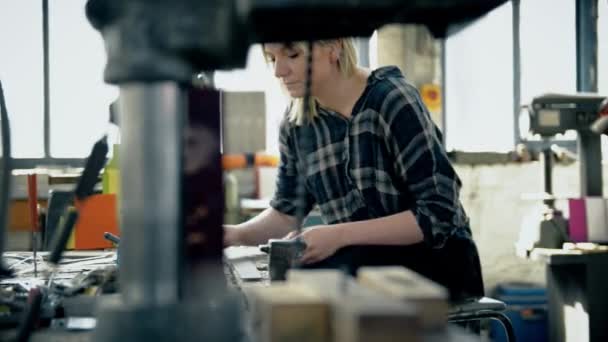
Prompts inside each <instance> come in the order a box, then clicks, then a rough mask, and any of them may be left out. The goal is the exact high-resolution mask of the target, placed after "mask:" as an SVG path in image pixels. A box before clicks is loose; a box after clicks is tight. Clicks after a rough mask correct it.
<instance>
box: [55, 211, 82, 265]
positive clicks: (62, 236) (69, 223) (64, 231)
mask: <svg viewBox="0 0 608 342" xmlns="http://www.w3.org/2000/svg"><path fill="white" fill-rule="evenodd" d="M77 220H78V211H76V209H74V208H71V209H69V210H68V212H67V217H66V219H65V221H64V222H63V224H62V225H61V226H60V227H59V229H58V230H57V232H56V233H55V236H54V239H53V243H52V244H51V254H50V256H49V262H51V263H53V264H57V263H59V260H61V256H62V255H63V251H64V250H65V245H66V243H67V242H68V239H69V238H70V235H72V231H73V230H74V226H75V225H76V221H77Z"/></svg>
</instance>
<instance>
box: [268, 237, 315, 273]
mask: <svg viewBox="0 0 608 342" xmlns="http://www.w3.org/2000/svg"><path fill="white" fill-rule="evenodd" d="M305 249H306V243H305V242H304V240H302V239H301V238H295V239H291V240H282V239H270V240H268V244H267V245H263V246H260V250H261V251H262V252H265V253H268V272H269V275H270V280H271V281H274V280H285V276H286V275H287V270H288V269H290V268H293V267H297V266H299V262H300V259H301V258H302V255H303V253H304V250H305Z"/></svg>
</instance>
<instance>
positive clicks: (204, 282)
mask: <svg viewBox="0 0 608 342" xmlns="http://www.w3.org/2000/svg"><path fill="white" fill-rule="evenodd" d="M503 2H505V0H477V1H471V0H469V1H465V0H453V1H443V0H435V1H431V0H427V1H397V0H358V1H357V0H355V1H353V0H350V1H345V0H343V1H338V0H323V1H321V0H319V1H316V0H308V1H306V0H299V1H298V0H292V1H276V0H258V1H253V0H250V1H226V0H207V1H203V0H178V1H168V0H132V1H124V0H89V1H88V3H87V6H86V10H87V16H88V18H89V20H90V22H91V23H92V25H93V26H94V27H95V28H96V29H97V30H99V31H100V32H101V34H102V35H103V39H104V42H105V46H106V50H107V57H108V60H107V65H106V68H105V73H104V78H105V81H106V82H108V83H111V84H116V85H118V86H119V89H120V100H119V112H120V120H119V125H120V129H121V136H122V137H123V140H122V143H121V151H120V155H121V159H120V164H121V165H120V169H121V185H122V186H121V189H120V193H121V194H120V198H121V203H120V205H121V208H120V215H121V216H120V222H121V228H122V229H121V231H122V236H121V238H122V239H121V253H120V282H121V297H120V298H119V300H117V301H116V302H109V303H105V304H104V303H102V304H101V309H100V315H99V317H98V320H99V321H98V325H97V328H96V331H95V340H96V341H115V340H116V341H117V340H128V341H139V340H142V341H143V340H179V341H191V340H192V341H195V340H196V341H200V340H209V341H234V340H237V339H238V335H239V331H240V329H239V327H240V319H239V308H238V306H237V301H236V299H235V298H234V296H232V295H231V294H230V293H229V291H228V290H227V287H226V284H225V278H224V274H223V272H222V221H221V213H222V208H221V206H222V204H223V200H222V189H221V186H220V184H221V182H222V178H221V169H220V165H221V164H220V159H219V139H220V134H219V125H217V119H218V116H217V114H218V113H219V109H217V108H215V107H214V104H213V103H214V102H213V97H214V96H215V95H214V94H215V92H214V91H213V90H211V89H208V90H200V89H199V90H196V89H192V86H191V84H192V79H193V75H195V74H196V73H198V72H201V71H213V70H217V69H228V68H234V67H242V66H243V65H244V64H245V59H246V53H247V50H248V46H249V45H250V44H252V43H254V42H264V41H287V40H310V39H319V38H332V37H339V36H362V35H370V34H371V33H372V32H373V30H374V29H376V28H378V27H380V26H381V25H382V24H385V23H391V22H402V23H419V24H425V25H426V26H427V27H428V28H429V29H430V30H431V32H433V34H434V35H435V36H436V37H444V36H446V35H447V34H449V33H451V32H454V30H457V29H458V28H459V27H462V25H463V24H465V23H466V22H468V21H470V20H472V19H475V18H477V17H479V16H481V15H483V14H485V13H486V12H488V11H490V10H491V9H493V8H495V7H496V6H498V5H500V4H501V3H503ZM313 23H314V24H313ZM199 105H200V106H199ZM190 106H195V107H196V108H194V110H193V108H191V107H190ZM193 112H194V113H196V115H195V117H196V119H193V117H192V116H191V115H186V114H187V113H190V114H192V113H193ZM194 120H197V121H196V122H195V121H194ZM186 126H188V127H189V129H191V130H190V131H188V130H187V129H186V128H185V127H186ZM188 132H190V133H193V135H191V134H190V133H188ZM184 136H186V137H193V136H194V137H195V138H194V143H198V147H202V150H203V151H205V153H196V154H194V155H190V156H189V155H188V151H189V149H188V146H185V148H184V146H183V143H184V141H186V144H189V143H191V141H190V140H187V139H184ZM182 151H186V153H185V156H184V158H183V157H182V156H183V154H182ZM214 184H217V186H214ZM193 189H194V190H193Z"/></svg>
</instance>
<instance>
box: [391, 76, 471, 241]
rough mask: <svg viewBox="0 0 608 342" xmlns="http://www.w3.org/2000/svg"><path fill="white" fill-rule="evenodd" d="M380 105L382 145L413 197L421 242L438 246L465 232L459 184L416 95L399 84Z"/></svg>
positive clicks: (465, 219) (406, 85)
mask: <svg viewBox="0 0 608 342" xmlns="http://www.w3.org/2000/svg"><path fill="white" fill-rule="evenodd" d="M394 85H395V87H394V88H392V89H391V90H390V92H388V94H387V96H386V97H385V100H384V101H383V103H382V108H381V110H380V111H381V112H382V113H383V114H384V120H385V122H384V129H385V137H386V143H387V146H388V148H389V150H391V152H392V154H393V155H394V156H395V159H396V160H395V170H396V172H397V173H398V175H399V177H400V178H401V179H402V180H403V181H404V184H406V186H407V190H408V191H409V192H410V193H411V194H412V196H413V198H414V205H413V208H412V212H413V214H414V216H415V217H416V221H417V223H418V226H419V227H420V228H421V229H422V233H423V234H424V241H425V243H426V244H428V245H429V246H431V247H433V248H441V247H442V246H443V245H444V244H445V242H446V240H447V238H448V237H449V236H451V235H452V234H454V233H455V232H456V230H458V229H468V224H469V223H468V218H467V216H466V213H465V211H464V209H463V207H462V204H461V202H460V199H459V192H460V187H461V181H460V179H459V178H458V175H457V174H456V172H455V170H454V168H453V167H452V165H451V163H450V160H449V159H448V157H447V154H446V152H445V149H444V147H443V144H442V141H441V133H440V132H439V130H438V129H437V127H436V126H435V124H434V123H433V122H432V121H431V118H430V115H429V113H428V111H427V110H426V107H425V106H424V104H423V103H422V100H421V99H420V96H419V94H418V91H417V90H416V88H414V87H413V86H411V85H409V84H407V83H406V82H405V81H403V82H401V80H396V81H394Z"/></svg>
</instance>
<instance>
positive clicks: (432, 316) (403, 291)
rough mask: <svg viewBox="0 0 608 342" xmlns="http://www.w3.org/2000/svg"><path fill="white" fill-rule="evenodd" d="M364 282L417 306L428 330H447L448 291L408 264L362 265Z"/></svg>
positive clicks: (361, 275) (361, 276)
mask: <svg viewBox="0 0 608 342" xmlns="http://www.w3.org/2000/svg"><path fill="white" fill-rule="evenodd" d="M357 278H358V281H359V283H360V284H362V285H363V286H366V287H368V288H370V289H374V290H377V291H380V292H382V293H384V294H386V295H388V296H391V297H393V298H396V299H398V300H400V301H403V302H406V303H412V304H414V305H415V307H416V309H417V311H418V314H419V316H420V324H421V326H422V327H423V328H424V329H443V328H444V327H445V326H446V324H447V315H448V292H447V290H446V289H445V288H444V287H443V286H441V285H439V284H437V283H435V282H433V281H431V280H429V279H427V278H425V277H423V276H422V275H420V274H418V273H416V272H414V271H412V270H409V269H407V268H405V267H399V266H391V267H362V268H360V269H359V271H358V273H357Z"/></svg>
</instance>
